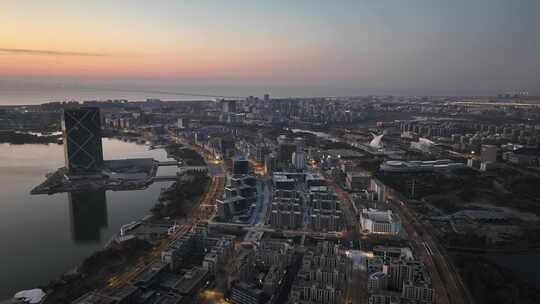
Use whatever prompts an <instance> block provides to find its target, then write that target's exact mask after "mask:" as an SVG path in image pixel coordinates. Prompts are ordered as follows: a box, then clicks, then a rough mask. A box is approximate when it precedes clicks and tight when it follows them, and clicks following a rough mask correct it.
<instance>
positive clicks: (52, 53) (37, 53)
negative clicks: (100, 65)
mask: <svg viewBox="0 0 540 304" xmlns="http://www.w3.org/2000/svg"><path fill="white" fill-rule="evenodd" d="M0 54H18V55H34V56H43V55H45V56H79V57H109V56H112V55H111V54H105V53H89V52H70V51H52V50H35V49H13V48H0Z"/></svg>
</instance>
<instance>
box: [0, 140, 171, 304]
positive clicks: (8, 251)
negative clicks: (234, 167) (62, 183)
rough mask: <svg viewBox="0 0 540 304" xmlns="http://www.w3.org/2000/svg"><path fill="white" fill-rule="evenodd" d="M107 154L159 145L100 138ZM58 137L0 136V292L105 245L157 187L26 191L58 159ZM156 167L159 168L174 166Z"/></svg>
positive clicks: (143, 209) (144, 209) (43, 278)
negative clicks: (49, 140) (25, 139)
mask: <svg viewBox="0 0 540 304" xmlns="http://www.w3.org/2000/svg"><path fill="white" fill-rule="evenodd" d="M103 152H104V158H105V159H120V158H138V157H151V158H154V159H157V160H167V157H166V153H165V151H163V150H151V151H149V150H148V148H147V147H146V146H144V145H137V144H135V143H126V142H123V141H120V140H115V139H103ZM63 155H64V154H63V147H62V146H61V145H55V144H51V145H34V144H31V145H9V144H0V185H1V186H0V240H1V243H0V300H1V299H6V298H10V297H12V296H13V294H14V293H15V292H16V291H18V290H21V289H28V288H32V287H35V286H37V285H40V284H41V285H44V284H46V283H47V282H48V281H49V280H51V279H54V278H56V277H58V276H59V275H61V274H62V273H64V272H66V271H68V270H70V269H72V268H73V267H75V266H76V265H78V264H79V263H80V262H81V261H82V260H83V259H84V258H85V257H87V256H89V255H90V254H92V253H93V252H94V251H96V250H99V249H101V248H103V246H104V244H105V243H107V242H108V241H109V239H110V238H111V236H112V235H113V234H115V233H116V232H118V230H119V229H120V226H122V225H123V224H126V223H129V222H131V221H133V220H136V219H140V218H141V217H143V216H144V215H146V214H148V213H149V210H150V208H151V207H152V206H153V205H154V203H155V202H156V200H157V198H158V196H159V192H160V189H161V188H162V187H166V186H168V185H169V184H170V183H155V184H153V185H151V186H150V187H149V188H147V189H145V190H137V191H119V192H113V191H107V192H95V193H92V194H91V195H76V194H75V195H68V194H67V193H59V194H54V195H30V193H29V192H30V190H31V189H32V188H33V187H34V186H36V185H37V184H39V183H40V182H42V181H43V180H44V175H45V174H46V173H48V172H51V171H54V170H55V169H56V168H59V167H62V166H63V163H64V156H63ZM175 171H176V167H161V168H160V169H159V170H158V175H159V174H163V175H166V174H167V175H168V174H174V172H175Z"/></svg>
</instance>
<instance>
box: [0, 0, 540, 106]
mask: <svg viewBox="0 0 540 304" xmlns="http://www.w3.org/2000/svg"><path fill="white" fill-rule="evenodd" d="M0 20H2V22H1V26H0V103H2V97H6V96H9V97H10V98H15V97H17V95H18V94H23V95H24V94H27V92H25V91H27V90H28V91H32V92H33V93H32V94H37V95H36V96H38V97H39V92H40V90H42V91H46V90H54V91H55V92H56V93H55V94H59V95H58V96H63V95H62V93H61V92H62V90H65V91H66V92H67V91H69V90H71V91H77V90H79V89H81V88H85V89H88V90H94V92H95V94H98V92H99V91H100V90H102V91H106V90H110V91H114V90H120V89H122V90H128V89H129V90H132V91H139V90H140V91H152V90H154V91H170V92H177V91H178V92H180V91H188V92H198V93H205V92H208V93H209V94H210V93H211V94H228V95H238V96H244V95H251V94H256V93H258V94H257V95H262V94H264V93H266V92H270V93H272V94H274V92H276V94H277V95H285V94H291V95H299V96H300V95H318V94H323V95H324V94H326V95H328V96H346V95H365V94H398V95H399V94H402V95H467V94H496V93H498V92H500V91H506V90H528V91H530V92H531V93H537V94H540V59H539V54H540V1H537V0H452V1H448V0H406V1H403V0H379V1H375V0H351V1H347V0H336V1H327V0H324V1H323V0H320V1H319V0H309V1H308V0H305V1H303V0H298V1H279V0H277V1H265V0H251V1H248V0H245V1H243V0H220V1H218V0H215V1H210V0H185V1H181V0H176V1H173V0H155V1H148V0H117V1H109V0H107V1H105V0H93V1H83V0H47V1H43V0H2V1H0ZM2 90H3V92H4V93H2ZM6 92H7V93H6ZM58 92H60V93H58ZM53 95H54V94H53ZM51 96H52V95H51ZM54 96H57V95H54ZM65 97H69V96H67V95H66V96H65ZM97 97H98V96H97Z"/></svg>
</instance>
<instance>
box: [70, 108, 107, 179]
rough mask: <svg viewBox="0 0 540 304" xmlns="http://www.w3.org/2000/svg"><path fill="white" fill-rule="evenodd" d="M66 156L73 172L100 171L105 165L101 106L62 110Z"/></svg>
mask: <svg viewBox="0 0 540 304" xmlns="http://www.w3.org/2000/svg"><path fill="white" fill-rule="evenodd" d="M62 133H63V135H64V156H65V160H66V168H67V169H68V170H69V172H70V173H72V174H84V173H92V172H96V171H98V170H99V169H100V168H101V166H102V165H103V148H102V145H101V118H100V114H99V108H96V107H81V108H78V109H65V110H64V111H63V112H62Z"/></svg>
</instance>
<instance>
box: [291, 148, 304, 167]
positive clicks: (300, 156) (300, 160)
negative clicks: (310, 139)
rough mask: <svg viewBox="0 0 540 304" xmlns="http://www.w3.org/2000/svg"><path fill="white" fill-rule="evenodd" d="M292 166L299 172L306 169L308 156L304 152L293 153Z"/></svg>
mask: <svg viewBox="0 0 540 304" xmlns="http://www.w3.org/2000/svg"><path fill="white" fill-rule="evenodd" d="M292 164H293V166H294V168H295V169H297V170H304V169H306V155H305V153H304V152H298V151H297V152H293V154H292Z"/></svg>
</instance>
